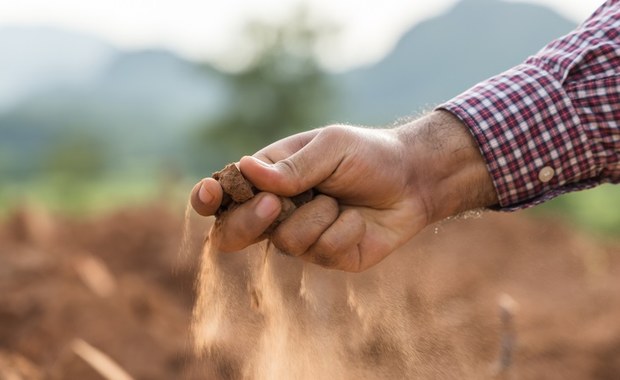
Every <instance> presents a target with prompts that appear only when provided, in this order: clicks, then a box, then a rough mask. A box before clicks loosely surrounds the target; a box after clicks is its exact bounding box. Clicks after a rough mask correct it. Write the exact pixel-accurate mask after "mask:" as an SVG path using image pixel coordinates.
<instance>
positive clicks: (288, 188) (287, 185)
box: [276, 158, 302, 194]
mask: <svg viewBox="0 0 620 380" xmlns="http://www.w3.org/2000/svg"><path fill="white" fill-rule="evenodd" d="M276 165H277V166H279V167H281V168H282V171H284V172H285V173H287V176H289V177H291V178H299V177H300V173H301V170H300V168H299V167H298V165H297V163H296V162H295V161H293V160H292V159H290V158H285V159H282V160H280V161H278V162H277V163H276ZM280 188H282V190H284V191H285V192H286V193H288V194H298V193H300V192H301V191H302V190H301V188H300V182H299V181H285V182H283V183H282V184H281V185H280Z"/></svg>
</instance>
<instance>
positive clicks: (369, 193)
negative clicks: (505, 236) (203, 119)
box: [192, 111, 497, 272]
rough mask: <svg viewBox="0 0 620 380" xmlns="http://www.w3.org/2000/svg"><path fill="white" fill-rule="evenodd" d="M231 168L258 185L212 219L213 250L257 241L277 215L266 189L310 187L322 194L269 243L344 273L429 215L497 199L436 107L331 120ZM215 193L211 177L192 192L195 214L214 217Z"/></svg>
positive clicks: (474, 151) (469, 145)
mask: <svg viewBox="0 0 620 380" xmlns="http://www.w3.org/2000/svg"><path fill="white" fill-rule="evenodd" d="M239 169H240V170H241V172H242V173H243V174H244V175H245V176H246V178H247V179H248V180H249V181H251V182H252V183H253V184H254V185H255V186H256V187H257V188H258V189H260V190H261V191H262V192H261V193H259V194H258V195H257V196H256V197H254V198H253V199H251V200H250V201H248V202H246V203H244V204H243V205H241V206H240V207H238V208H236V209H235V210H233V211H231V212H229V213H227V214H225V215H223V216H222V220H221V223H219V227H218V228H217V229H215V228H214V229H212V231H211V234H210V238H211V240H212V243H213V244H215V245H216V247H218V248H219V249H221V250H224V251H235V250H240V249H242V248H244V247H246V246H248V245H250V244H252V243H255V242H257V241H260V240H261V239H263V238H265V236H264V234H263V233H264V231H265V229H266V228H267V227H268V226H269V225H270V224H271V223H272V222H273V220H275V218H276V217H277V215H278V214H279V212H280V202H279V200H278V198H277V197H276V196H275V195H274V194H277V195H281V196H292V195H296V194H298V193H301V192H303V191H305V190H307V189H309V188H316V189H317V190H318V191H319V192H320V193H321V194H322V195H319V196H317V197H316V198H315V199H314V200H313V201H311V202H309V203H307V204H305V205H303V206H302V207H300V208H299V209H298V210H296V211H295V212H294V213H293V214H292V215H291V216H290V217H289V218H288V219H286V220H285V221H284V222H282V223H281V224H280V225H279V226H278V228H277V229H276V230H275V231H274V232H273V234H272V235H271V240H272V242H273V244H274V245H275V246H276V247H277V248H279V249H280V250H282V251H283V252H285V253H287V254H290V255H293V256H298V257H300V258H302V259H304V260H308V261H310V262H313V263H316V264H319V265H322V266H325V267H328V268H335V269H341V270H346V271H352V272H359V271H362V270H365V269H367V268H369V267H371V266H373V265H375V264H376V263H378V262H379V261H381V260H382V259H383V258H385V257H386V256H387V255H388V254H390V253H391V252H393V251H394V250H395V249H397V248H398V247H400V246H401V245H403V244H404V243H405V242H407V241H408V240H409V239H411V237H413V236H414V235H415V234H417V233H418V232H419V231H420V230H422V229H423V228H424V227H425V226H427V225H428V224H430V223H432V222H434V221H437V220H439V219H443V218H445V217H447V216H450V215H454V214H456V213H458V212H462V211H465V210H468V209H471V208H477V207H484V206H490V205H492V204H494V203H495V202H497V198H496V195H495V191H494V189H493V185H492V182H491V179H490V177H489V174H488V172H487V170H486V167H485V164H484V161H483V159H482V157H481V155H480V153H479V151H478V148H477V146H476V144H475V142H474V141H473V138H472V136H471V135H470V134H469V132H468V131H467V129H466V128H465V127H464V126H463V125H462V124H461V123H460V122H459V121H458V120H457V119H456V118H454V117H453V116H452V115H451V114H449V113H447V112H444V111H436V112H433V113H431V114H429V115H428V116H426V117H423V118H421V119H418V120H416V121H414V122H411V123H409V124H405V125H403V126H400V127H398V128H393V129H366V128H359V127H349V126H340V125H337V126H329V127H325V128H320V129H316V130H313V131H309V132H305V133H301V134H297V135H294V136H290V137H287V138H285V139H282V140H280V141H278V142H275V143H274V144H272V145H269V146H268V147H266V148H264V149H262V150H260V151H259V152H257V153H256V154H255V155H254V156H252V157H243V158H242V159H241V160H240V162H239ZM221 199H222V189H221V187H220V186H219V184H218V183H217V181H215V180H214V179H212V178H206V179H204V180H202V181H201V182H200V183H198V184H197V185H196V186H195V187H194V189H193V190H192V205H193V207H194V209H195V210H196V211H197V212H198V213H200V214H201V215H212V214H214V212H215V211H216V210H217V208H218V207H219V204H220V202H221Z"/></svg>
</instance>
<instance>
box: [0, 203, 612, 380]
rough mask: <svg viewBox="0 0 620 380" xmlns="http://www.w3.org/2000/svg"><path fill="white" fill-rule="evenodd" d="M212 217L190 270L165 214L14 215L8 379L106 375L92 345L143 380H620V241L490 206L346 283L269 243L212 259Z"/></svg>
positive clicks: (5, 343)
mask: <svg viewBox="0 0 620 380" xmlns="http://www.w3.org/2000/svg"><path fill="white" fill-rule="evenodd" d="M211 222H212V221H210V220H206V221H205V220H203V219H200V218H195V219H194V220H193V222H192V233H191V234H190V237H191V239H190V240H191V244H190V245H191V246H193V247H195V248H194V250H191V249H190V252H188V253H187V255H185V256H183V257H184V258H183V259H182V260H181V262H180V263H179V257H178V256H177V250H178V247H179V244H180V241H181V236H182V231H181V226H182V215H178V213H177V212H176V211H175V212H171V211H170V210H166V209H163V208H161V207H155V206H151V207H148V208H144V209H131V210H129V209H128V210H123V211H118V212H116V213H112V214H109V215H107V216H100V217H97V218H92V219H81V220H71V219H65V218H59V217H57V216H53V215H47V214H45V213H43V212H41V211H37V210H32V209H23V210H21V211H20V212H16V213H15V214H14V215H13V216H12V217H9V218H7V219H6V220H5V221H3V222H2V223H1V225H0V379H4V378H17V379H99V380H100V379H101V378H102V377H101V375H100V374H98V373H97V372H96V371H94V370H93V368H92V366H89V364H88V363H87V362H85V361H84V360H83V359H82V358H81V357H80V356H79V355H77V354H76V352H75V350H73V349H72V347H73V346H72V345H73V344H74V342H75V341H76V339H80V340H83V341H84V342H87V343H88V344H89V345H91V346H92V347H94V348H96V349H97V350H99V351H101V352H102V353H104V354H106V355H107V356H109V357H110V358H111V359H112V360H113V361H114V362H115V363H116V364H117V365H118V366H120V367H121V368H122V369H123V370H124V371H126V372H127V373H128V374H129V375H131V376H132V378H134V379H208V380H211V379H213V380H217V379H276V380H277V379H290V378H299V379H309V378H312V379H316V378H341V379H348V378H361V379H364V378H366V379H385V378H411V377H413V378H420V379H453V378H465V379H467V378H474V379H485V378H489V379H491V378H501V379H512V378H518V379H539V378H561V379H589V378H596V379H617V378H620V324H619V323H618V321H619V320H620V280H619V279H620V242H618V241H616V242H609V243H601V242H600V241H598V242H597V241H595V240H593V238H591V237H588V236H586V235H583V234H581V233H578V232H575V231H574V230H572V229H570V228H568V227H566V226H564V225H562V224H561V223H560V222H558V221H557V220H549V219H545V220H543V219H531V218H529V217H527V216H526V215H523V213H517V214H493V213H492V214H485V215H483V216H482V217H481V218H478V219H466V220H453V221H450V222H445V223H443V224H442V225H441V228H439V229H438V230H437V233H435V229H434V228H429V229H427V231H425V232H424V233H422V234H421V235H420V236H419V237H417V238H415V239H414V240H413V241H411V243H410V244H409V245H407V246H406V247H404V248H403V249H401V250H399V251H398V252H396V253H395V254H393V255H392V256H390V257H389V258H387V259H386V260H385V261H384V262H382V263H381V264H379V265H378V266H377V267H375V268H373V269H371V270H369V271H368V272H364V273H361V274H344V273H341V272H335V271H327V270H323V269H321V268H319V267H317V266H314V265H306V264H303V263H301V262H300V261H299V260H296V259H294V258H290V257H287V256H283V255H280V254H278V253H277V252H275V251H274V250H273V249H272V248H269V247H267V246H266V245H265V243H263V244H261V245H257V246H254V247H251V248H250V249H248V250H247V251H244V252H239V253H231V254H223V253H219V252H208V253H207V252H205V253H200V252H197V251H196V250H197V248H198V247H201V246H202V236H203V235H204V231H205V230H206V229H208V228H209V224H210V223H211ZM84 263H88V264H84ZM89 273H90V274H91V277H92V278H99V279H100V280H93V281H88V280H85V278H86V277H85V276H87V275H88V274H89ZM102 273H107V274H102ZM198 277H199V278H200V282H199V285H198V286H197V287H195V286H194V282H195V280H196V278H198ZM102 278H103V279H105V280H101V279H102ZM110 282H111V283H113V285H109V283H110ZM101 283H103V284H108V285H104V286H102V285H101ZM96 284H99V285H96ZM195 290H197V292H195ZM506 297H508V298H506ZM500 300H502V301H501V302H500ZM507 300H508V301H507ZM500 303H501V304H502V306H501V307H500ZM194 304H195V305H196V308H195V310H194V311H193V313H194V314H193V316H192V308H193V305H194ZM506 310H509V311H508V313H509V314H508V316H509V317H507V316H506ZM192 320H194V321H195V324H194V327H193V331H194V332H195V333H196V334H197V335H196V336H197V339H190V334H189V330H190V326H191V322H192ZM192 342H193V343H192ZM196 348H197V349H198V351H199V352H200V354H199V355H198V356H195V355H194V351H195V349H196ZM325 374H328V375H329V377H327V375H325ZM10 376H12V377H10Z"/></svg>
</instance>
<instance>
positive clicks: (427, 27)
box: [337, 0, 575, 124]
mask: <svg viewBox="0 0 620 380" xmlns="http://www.w3.org/2000/svg"><path fill="white" fill-rule="evenodd" d="M574 27H575V24H574V23H573V22H571V21H568V20H566V19H565V18H563V17H561V16H559V15H558V14H557V13H555V12H553V11H552V10H550V9H548V8H545V7H541V6H537V5H531V4H526V3H513V2H505V1H498V0H462V1H460V2H459V3H457V4H456V5H455V6H454V7H453V8H452V9H450V10H449V11H448V12H446V13H445V14H443V15H440V16H438V17H436V18H433V19H430V20H427V21H425V22H422V23H420V24H418V25H417V26H415V27H413V28H412V29H411V30H410V31H408V32H407V33H406V34H404V35H403V37H402V38H401V39H400V41H399V42H398V44H397V45H396V47H395V48H394V50H393V51H392V52H391V53H390V54H389V55H388V56H387V57H385V58H384V59H383V60H382V61H381V62H378V63H377V64H374V65H372V66H370V67H364V68H360V69H357V70H353V71H351V72H348V73H345V74H342V75H339V76H338V77H337V80H339V81H340V82H341V83H342V89H343V91H342V94H343V99H342V101H343V107H342V113H341V114H340V115H338V119H339V120H343V121H346V122H352V123H361V124H371V123H378V124H387V123H391V122H393V121H394V120H395V119H397V118H398V117H403V116H407V115H413V114H419V113H420V112H422V111H425V110H428V109H430V108H432V107H433V106H434V105H437V104H439V103H440V102H442V101H445V100H448V99H450V98H451V97H453V96H455V95H457V94H459V93H460V92H462V91H464V90H466V89H467V88H469V87H471V86H472V85H474V84H475V83H477V82H479V81H481V80H483V79H486V78H488V77H490V76H492V75H495V74H499V73H500V72H502V71H504V70H506V69H508V68H510V67H512V66H514V65H517V64H519V63H521V62H522V61H523V60H525V59H526V58H527V57H528V56H529V55H532V54H535V53H536V52H537V51H538V50H539V49H540V48H542V47H543V46H544V45H546V44H547V43H549V42H550V41H551V40H553V39H554V38H557V37H559V36H561V35H564V34H566V33H567V32H569V31H571V30H572V29H574Z"/></svg>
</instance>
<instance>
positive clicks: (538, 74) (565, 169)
mask: <svg viewBox="0 0 620 380" xmlns="http://www.w3.org/2000/svg"><path fill="white" fill-rule="evenodd" d="M438 108H439V109H444V110H446V111H449V112H451V113H453V114H454V115H455V116H456V117H458V118H459V119H460V120H461V121H462V122H463V123H464V124H465V125H467V126H468V127H469V130H470V131H471V133H472V135H473V136H474V138H475V139H476V141H477V142H478V146H479V148H480V151H481V153H482V155H483V157H484V159H485V161H486V164H487V168H488V170H489V173H490V174H491V177H492V179H493V184H494V186H495V190H496V191H497V195H498V199H499V207H497V208H500V209H503V210H507V211H509V210H515V209H520V208H525V207H529V206H533V205H536V204H539V203H542V202H544V201H547V200H549V199H551V198H553V197H555V196H557V195H559V194H562V193H565V192H568V191H574V190H578V189H585V188H589V187H593V186H595V185H596V184H597V183H598V182H599V181H597V180H595V179H594V177H596V176H597V175H598V173H597V167H596V165H595V162H594V161H595V160H594V158H593V153H592V147H591V146H590V145H589V144H590V143H589V139H588V136H587V134H586V131H584V130H583V128H582V127H581V123H580V120H579V117H578V115H577V112H576V110H575V109H574V107H573V105H572V102H571V100H570V98H569V97H568V95H567V94H566V92H565V91H564V89H563V88H562V84H561V83H560V82H559V81H558V80H557V79H556V78H555V77H553V76H552V75H551V74H549V72H548V71H546V70H544V69H543V68H540V67H537V66H534V65H532V64H522V65H519V66H516V67H514V68H512V69H510V70H508V71H506V72H504V73H502V74H500V75H497V76H495V77H492V78H491V79H489V80H487V81H484V82H481V83H479V84H478V85H476V86H474V87H472V88H471V89H469V90H467V91H465V92H464V93H462V94H461V95H458V96H457V97H455V98H454V99H452V100H450V101H448V102H447V103H445V104H442V105H440V106H439V107H438Z"/></svg>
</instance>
